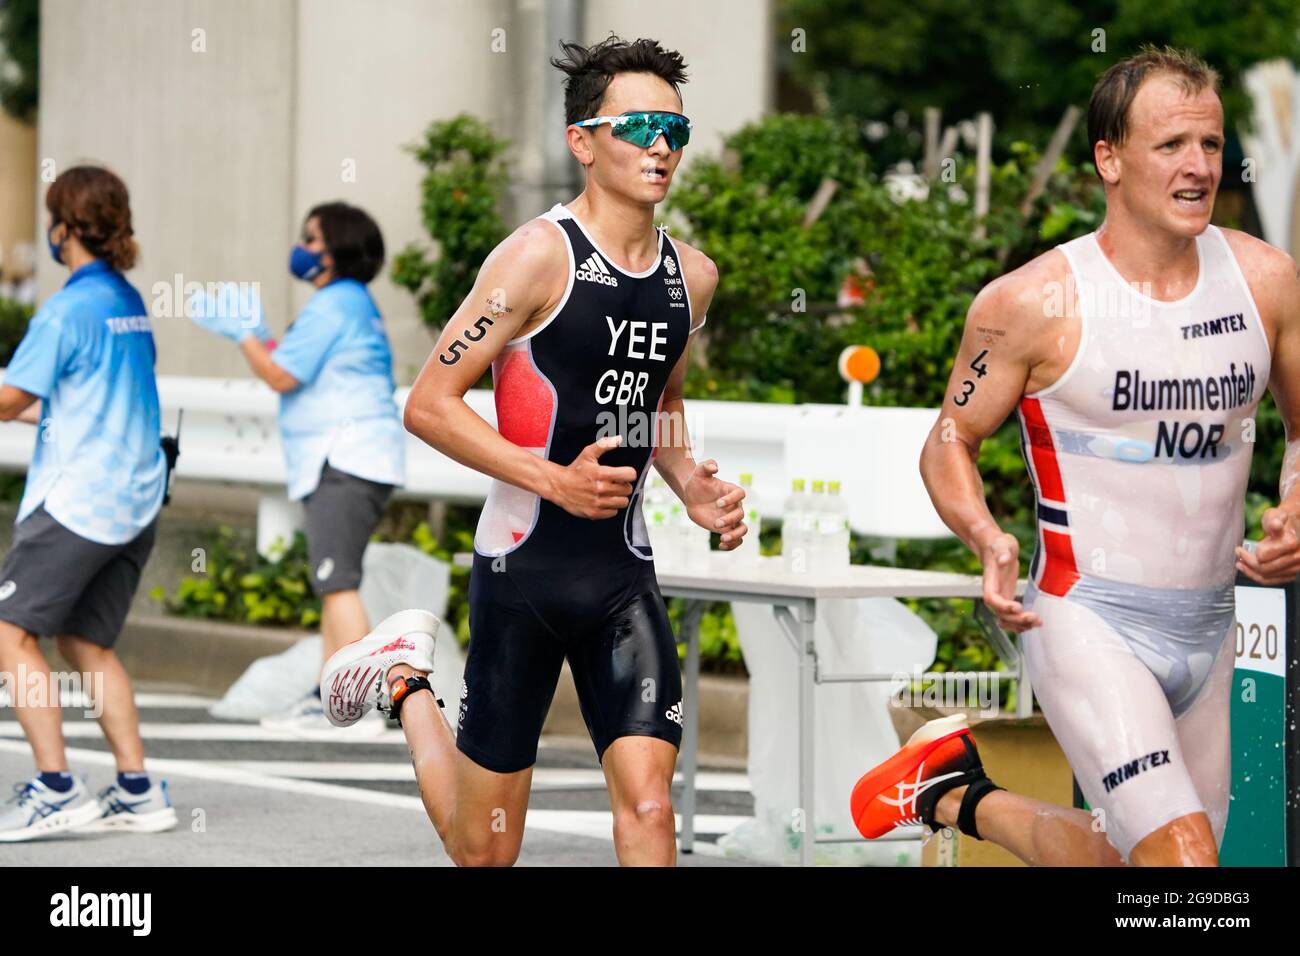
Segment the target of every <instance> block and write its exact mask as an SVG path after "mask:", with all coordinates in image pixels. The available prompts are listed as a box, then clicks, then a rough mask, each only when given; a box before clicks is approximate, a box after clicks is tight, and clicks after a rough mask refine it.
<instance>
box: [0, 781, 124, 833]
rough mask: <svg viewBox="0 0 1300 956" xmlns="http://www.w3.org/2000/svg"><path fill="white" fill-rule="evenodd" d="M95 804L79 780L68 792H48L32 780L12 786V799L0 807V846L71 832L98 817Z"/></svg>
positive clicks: (44, 787)
mask: <svg viewBox="0 0 1300 956" xmlns="http://www.w3.org/2000/svg"><path fill="white" fill-rule="evenodd" d="M99 813H100V810H99V804H98V803H97V802H96V801H95V799H94V798H93V797H92V796H91V795H90V790H89V789H88V788H87V787H86V781H85V779H84V778H83V777H73V778H72V789H71V790H68V791H66V792H64V793H60V792H59V791H57V790H51V789H50V788H49V787H47V786H45V784H43V783H41V778H40V777H34V778H32V779H31V780H29V781H27V783H20V784H16V785H15V786H14V795H13V797H12V798H11V799H10V800H9V801H8V802H7V803H6V804H5V805H4V806H3V807H0V843H21V842H23V841H25V840H35V839H37V838H39V837H44V836H49V835H50V834H52V833H60V832H62V831H64V830H72V829H74V828H77V827H80V826H81V825H82V824H85V823H88V822H90V821H91V820H94V819H96V818H98V817H99Z"/></svg>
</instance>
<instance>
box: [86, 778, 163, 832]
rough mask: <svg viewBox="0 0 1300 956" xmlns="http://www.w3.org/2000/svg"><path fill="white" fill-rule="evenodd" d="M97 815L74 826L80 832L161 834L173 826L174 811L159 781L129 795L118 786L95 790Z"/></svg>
mask: <svg viewBox="0 0 1300 956" xmlns="http://www.w3.org/2000/svg"><path fill="white" fill-rule="evenodd" d="M98 805H99V816H98V817H97V818H96V819H94V820H91V821H90V822H89V823H86V824H84V825H83V826H80V827H78V828H77V829H78V832H80V833H109V832H128V833H161V832H163V831H164V830H170V829H172V828H173V827H175V826H176V809H175V808H174V807H173V806H172V799H171V797H170V796H169V795H168V794H167V781H165V780H159V781H157V782H156V783H153V784H151V785H150V787H149V789H148V790H146V791H145V792H144V793H129V792H128V791H127V790H125V789H124V788H123V787H121V786H119V785H118V784H116V783H115V784H112V785H111V786H108V787H105V788H104V789H103V790H101V791H99V801H98Z"/></svg>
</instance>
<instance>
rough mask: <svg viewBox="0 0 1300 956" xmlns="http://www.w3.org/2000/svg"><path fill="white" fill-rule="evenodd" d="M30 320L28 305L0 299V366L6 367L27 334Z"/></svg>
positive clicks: (30, 311) (29, 307)
mask: <svg viewBox="0 0 1300 956" xmlns="http://www.w3.org/2000/svg"><path fill="white" fill-rule="evenodd" d="M31 320H32V307H31V306H30V305H23V304H22V303H21V302H14V301H13V300H12V299H5V298H0V365H4V366H7V365H8V364H9V360H10V359H12V358H13V357H14V351H15V350H16V349H17V348H18V343H19V342H21V341H22V340H23V336H24V335H25V334H26V333H27V323H28V322H30V321H31Z"/></svg>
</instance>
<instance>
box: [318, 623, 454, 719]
mask: <svg viewBox="0 0 1300 956" xmlns="http://www.w3.org/2000/svg"><path fill="white" fill-rule="evenodd" d="M437 633H438V618H437V617H436V616H434V615H432V614H430V613H429V612H428V611H420V610H409V611H398V612H397V613H396V614H394V615H392V616H391V617H388V618H386V619H385V620H384V621H383V622H382V623H380V625H379V626H378V627H376V628H375V629H374V630H373V631H371V632H370V633H369V634H367V635H366V636H365V637H363V638H362V639H361V640H359V641H355V642H353V643H352V644H348V645H347V646H346V647H342V648H339V650H338V651H336V652H335V653H334V655H333V656H332V657H330V659H329V660H328V661H326V662H325V672H324V674H323V675H322V676H321V682H320V683H321V700H322V702H323V703H324V705H325V716H326V717H327V718H328V719H329V722H330V723H331V724H333V725H334V726H335V727H350V726H351V725H353V724H355V723H356V722H357V721H358V720H360V719H361V718H362V717H364V716H365V715H366V714H368V713H370V711H372V710H375V709H376V708H378V709H379V710H380V711H382V712H384V713H387V712H388V710H389V708H390V707H391V706H392V705H391V703H390V701H389V699H388V683H387V681H385V680H384V678H385V677H387V676H388V671H389V669H390V668H392V667H393V666H394V665H396V664H408V665H410V666H411V667H413V668H414V669H415V670H417V671H423V672H424V673H426V674H430V673H432V672H433V642H434V637H435V636H436V635H437Z"/></svg>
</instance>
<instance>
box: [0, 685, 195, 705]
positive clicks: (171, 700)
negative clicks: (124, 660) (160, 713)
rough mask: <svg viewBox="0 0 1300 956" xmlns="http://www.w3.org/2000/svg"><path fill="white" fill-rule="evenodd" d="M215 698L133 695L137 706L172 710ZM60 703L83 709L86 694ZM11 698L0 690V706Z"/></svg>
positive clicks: (79, 693)
mask: <svg viewBox="0 0 1300 956" xmlns="http://www.w3.org/2000/svg"><path fill="white" fill-rule="evenodd" d="M216 702H217V701H216V698H213V697H200V696H198V695H197V694H168V693H148V692H146V693H140V694H136V695H135V704H136V706H137V707H168V708H171V709H173V710H182V709H189V710H207V709H208V708H210V707H211V706H212V705H213V704H215V703H216ZM62 704H63V706H64V708H65V709H67V710H85V709H86V695H85V693H84V692H83V691H73V692H71V693H69V694H68V695H67V696H66V698H65V699H63V700H62ZM12 705H13V698H12V697H10V696H9V691H8V690H7V689H5V690H0V707H11V706H12Z"/></svg>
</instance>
